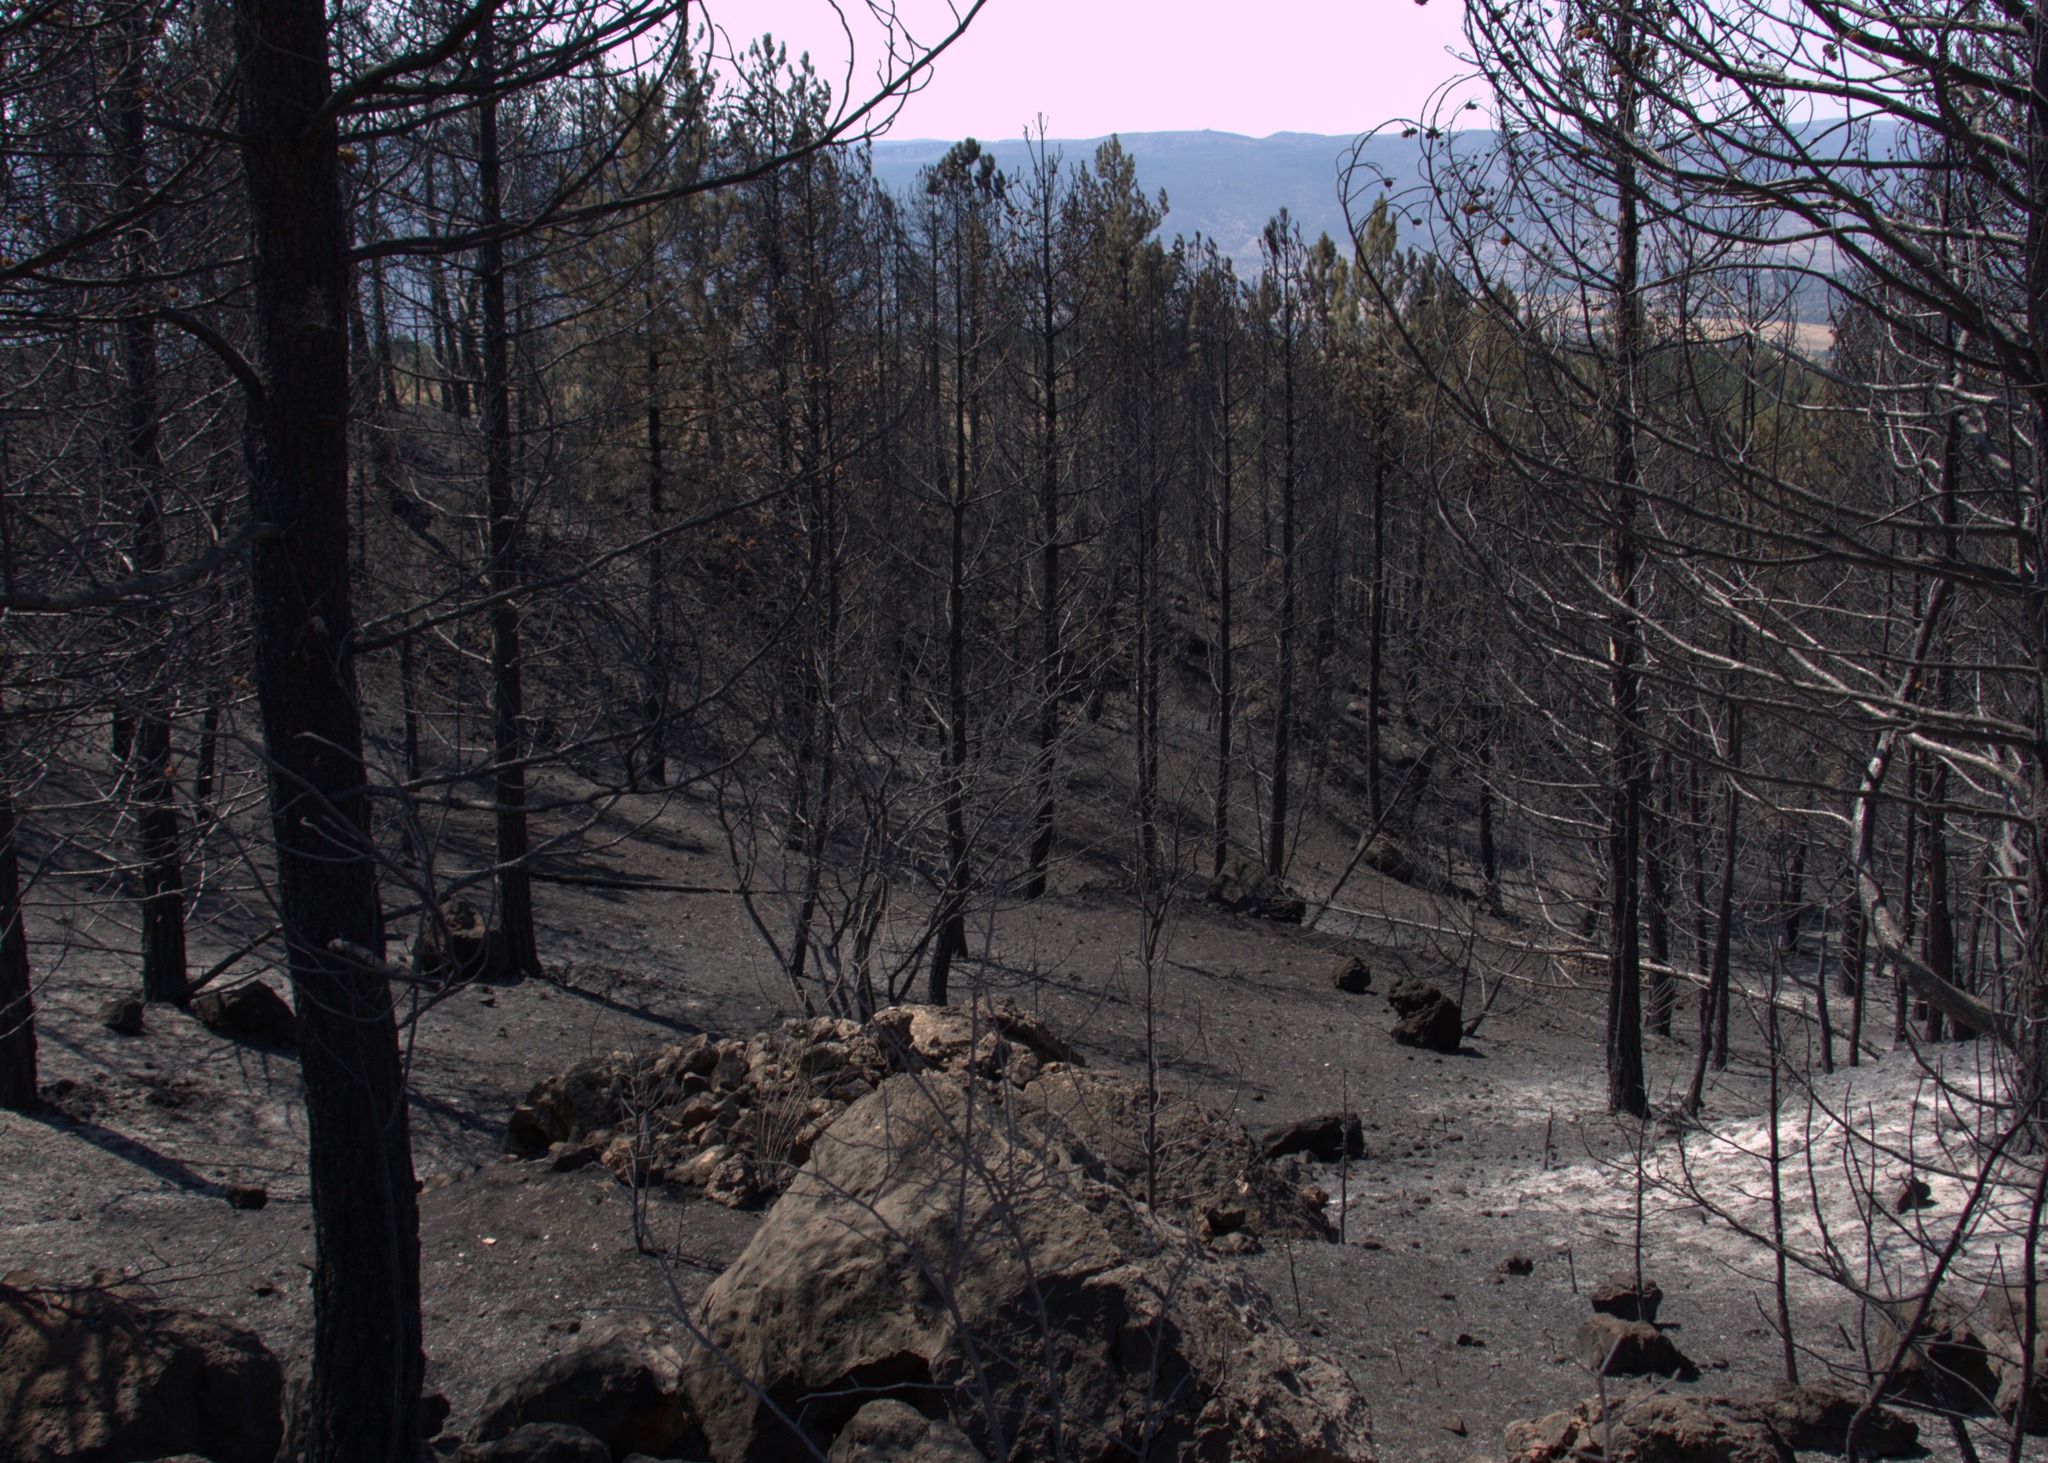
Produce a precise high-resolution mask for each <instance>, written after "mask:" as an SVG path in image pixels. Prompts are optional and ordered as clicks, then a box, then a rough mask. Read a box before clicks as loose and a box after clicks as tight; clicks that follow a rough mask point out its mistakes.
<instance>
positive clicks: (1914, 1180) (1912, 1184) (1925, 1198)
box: [1892, 1174, 1934, 1214]
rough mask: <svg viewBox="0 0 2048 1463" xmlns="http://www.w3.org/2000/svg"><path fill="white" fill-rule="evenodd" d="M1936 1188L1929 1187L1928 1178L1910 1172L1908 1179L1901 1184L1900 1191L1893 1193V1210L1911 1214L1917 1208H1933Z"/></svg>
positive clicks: (1895, 1212)
mask: <svg viewBox="0 0 2048 1463" xmlns="http://www.w3.org/2000/svg"><path fill="white" fill-rule="evenodd" d="M1933 1207H1934V1190H1932V1189H1930V1188H1928V1187H1927V1182H1926V1180H1924V1179H1922V1178H1920V1177H1919V1176H1918V1175H1915V1174H1908V1175H1907V1176H1906V1181H1905V1182H1904V1183H1902V1184H1900V1185H1899V1191H1898V1192H1897V1193H1896V1194H1894V1195H1892V1212H1893V1213H1894V1214H1910V1213H1912V1212H1913V1211H1914V1210H1915V1209H1932V1208H1933Z"/></svg>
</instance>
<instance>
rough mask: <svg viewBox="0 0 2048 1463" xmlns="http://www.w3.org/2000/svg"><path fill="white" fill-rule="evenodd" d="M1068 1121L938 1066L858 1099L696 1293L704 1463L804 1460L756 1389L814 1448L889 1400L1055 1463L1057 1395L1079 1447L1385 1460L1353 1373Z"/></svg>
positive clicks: (1021, 1456)
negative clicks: (1141, 1196)
mask: <svg viewBox="0 0 2048 1463" xmlns="http://www.w3.org/2000/svg"><path fill="white" fill-rule="evenodd" d="M1059 1114H1060V1109H1059V1108H1058V1107H1057V1106H1053V1105H1051V1104H1048V1103H1047V1102H1046V1101H1045V1096H1044V1095H1042V1094H1041V1093H1040V1090H1039V1084H1038V1083H1036V1082H1034V1083H1033V1084H1032V1085H1031V1086H1030V1087H1029V1088H1027V1089H1024V1091H1023V1092H1022V1093H1021V1094H1019V1093H1018V1092H1016V1090H1015V1089H1013V1088H1010V1087H1009V1086H1008V1084H986V1085H984V1084H983V1083H980V1082H976V1081H974V1080H972V1079H965V1078H957V1077H956V1078H951V1079H947V1080H940V1079H938V1078H934V1077H932V1076H931V1075H929V1074H919V1075H902V1076H897V1077H894V1078H892V1079H890V1080H889V1081H888V1082H886V1083H884V1084H883V1085H882V1086H881V1087H880V1088H879V1089H878V1090H877V1091H876V1092H874V1093H873V1094H871V1095H869V1096H868V1097H865V1098H863V1099H861V1101H859V1102H857V1103H855V1104H854V1105H853V1106H852V1107H851V1108H850V1109H848V1110H847V1112H846V1113H845V1114H844V1115H843V1116H842V1117H841V1118H840V1119H839V1120H838V1122H837V1123H835V1124H834V1125H833V1126H832V1128H831V1129H830V1131H829V1132H827V1133H826V1134H825V1135H824V1136H823V1137H822V1138H821V1139H820V1140H819V1142H818V1144H817V1146H816V1148H815V1149H814V1151H813V1153H812V1155H811V1158H810V1161H809V1162H808V1163H807V1164H806V1165H805V1166H804V1168H803V1170H802V1171H801V1172H800V1173H799V1174H798V1175H797V1177H796V1180H795V1182H794V1183H792V1184H791V1185H790V1187H789V1190H788V1192H786V1193H785V1194H784V1195H783V1197H782V1198H781V1199H780V1200H779V1201H778V1202H777V1203H776V1205H775V1207H774V1208H772V1209H771V1210H769V1212H768V1215H767V1217H766V1219H765V1220H763V1221H762V1224H761V1226H760V1228H759V1229H758V1230H756V1232H755V1234H754V1237H753V1240H752V1241H751V1243H749V1245H748V1246H747V1249H746V1251H745V1252H744V1253H743V1254H742V1255H741V1256H740V1258H739V1259H738V1260H737V1261H736V1262H735V1263H734V1264H733V1265H732V1267H731V1268H730V1269H728V1270H727V1271H726V1272H725V1273H724V1274H723V1275H721V1276H720V1277H719V1278H718V1280H717V1281H716V1282H714V1284H713V1285H712V1286H711V1288H710V1290H709V1291H708V1292H707V1293H706V1294H705V1296H704V1299H703V1301H702V1303H701V1306H700V1309H699V1312H698V1315H697V1317H696V1320H695V1323H694V1328H693V1329H694V1330H695V1331H696V1333H697V1334H698V1335H699V1336H700V1337H701V1338H702V1339H701V1340H700V1342H699V1344H698V1345H697V1346H696V1347H695V1348H694V1349H693V1351H692V1353H691V1355H690V1357H689V1358H688V1359H687V1361H686V1364H685V1366H684V1369H683V1375H684V1378H685V1382H684V1385H685V1390H686V1392H687V1394H688V1397H689V1399H690V1402H691V1404H692V1405H693V1407H694V1409H695V1411H696V1414H697V1416H698V1418H699V1419H700V1421H701V1423H702V1426H703V1428H704V1432H705V1435H706V1438H707V1440H708V1442H709V1444H710V1452H711V1456H712V1457H714V1458H715V1459H717V1460H719V1463H765V1460H770V1459H781V1458H787V1457H793V1456H798V1455H799V1454H800V1452H801V1451H802V1448H803V1447H804V1446H805V1443H804V1442H803V1441H800V1440H798V1439H795V1438H792V1437H790V1436H789V1433H788V1430H787V1424H785V1423H784V1422H783V1421H782V1420H781V1418H780V1417H779V1416H778V1415H777V1412H776V1411H775V1409H774V1408H771V1407H769V1406H768V1405H766V1403H765V1402H764V1398H765V1399H768V1400H772V1402H773V1403H774V1404H775V1405H776V1407H777V1408H780V1409H781V1412H782V1413H783V1414H784V1415H787V1416H788V1417H791V1418H795V1419H797V1420H798V1425H799V1426H801V1427H802V1428H803V1430H804V1431H805V1432H806V1433H807V1434H809V1439H808V1444H809V1445H810V1446H815V1447H817V1448H819V1449H821V1450H822V1449H823V1448H825V1447H826V1446H828V1445H829V1444H830V1443H831V1442H832V1441H833V1440H835V1439H836V1438H837V1437H838V1436H839V1434H840V1433H841V1431H842V1430H843V1429H844V1428H845V1427H846V1426H847V1424H848V1423H849V1422H850V1421H851V1420H852V1418H853V1417H854V1415H855V1413H856V1412H857V1411H859V1410H860V1407H861V1405H863V1404H866V1403H869V1402H872V1401H874V1400H876V1399H877V1398H878V1397H883V1396H886V1397H893V1398H895V1399H896V1400H898V1401H901V1402H904V1403H906V1404H909V1405H910V1406H912V1407H915V1408H917V1409H919V1410H921V1411H925V1412H929V1413H933V1414H938V1413H944V1414H945V1415H946V1416H947V1418H948V1419H949V1420H950V1422H951V1423H952V1424H953V1425H954V1426H955V1427H957V1428H958V1429H960V1431H961V1432H963V1433H964V1434H966V1436H967V1437H968V1439H969V1441H970V1442H971V1443H972V1444H973V1445H974V1446H975V1447H977V1448H979V1449H981V1450H982V1451H984V1452H992V1451H993V1447H992V1439H991V1438H990V1436H989V1431H990V1426H991V1417H990V1415H989V1412H990V1410H992V1411H993V1414H994V1416H995V1417H997V1418H999V1419H1000V1420H1001V1425H1002V1429H1003V1434H1004V1438H1005V1442H1006V1457H1007V1458H1009V1459H1012V1460H1015V1463H1031V1460H1037V1459H1043V1458H1048V1457H1050V1456H1051V1454H1052V1447H1053V1442H1052V1438H1053V1434H1052V1432H1051V1430H1050V1427H1049V1417H1050V1416H1051V1415H1052V1411H1053V1408H1054V1407H1055V1406H1057V1409H1058V1416H1059V1418H1060V1421H1061V1426H1062V1432H1063V1434H1064V1442H1063V1447H1064V1449H1065V1451H1066V1452H1067V1454H1069V1455H1071V1456H1078V1457H1098V1456H1101V1457H1106V1456H1114V1455H1116V1454H1118V1453H1120V1452H1122V1451H1123V1450H1125V1449H1135V1448H1137V1447H1138V1446H1139V1444H1140V1440H1141V1439H1143V1438H1145V1437H1147V1435H1148V1433H1149V1435H1150V1446H1149V1456H1151V1457H1153V1458H1156V1459H1159V1460H1161V1463H1166V1460H1191V1459H1193V1458H1194V1457H1196V1456H1197V1455H1198V1454H1199V1456H1201V1457H1202V1458H1204V1459H1210V1458H1213V1459H1215V1460H1218V1463H1280V1460H1283V1459H1285V1460H1290V1463H1337V1460H1344V1459H1356V1460H1370V1458H1371V1456H1372V1454H1371V1451H1370V1447H1369V1441H1368V1426H1369V1422H1368V1414H1367V1410H1366V1407H1365V1403H1364V1399H1363V1398H1361V1397H1360V1396H1359V1395H1358V1394H1357V1392H1356V1391H1355V1390H1354V1389H1353V1388H1352V1386H1351V1383H1350V1381H1349V1379H1348V1378H1347V1377H1346V1376H1345V1375H1344V1373H1343V1372H1342V1371H1341V1370H1339V1369H1338V1368H1337V1367H1335V1366H1333V1365H1331V1364H1330V1363H1329V1362H1327V1361H1325V1360H1323V1359H1322V1358H1320V1357H1318V1356H1316V1355H1314V1354H1313V1353H1311V1352H1308V1351H1307V1350H1305V1349H1304V1348H1303V1347H1302V1346H1301V1345H1300V1344H1299V1343H1297V1342H1296V1341H1294V1340H1293V1339H1292V1338H1291V1337H1290V1336H1289V1335H1288V1334H1287V1333H1286V1331H1285V1330H1284V1328H1282V1327H1281V1326H1280V1325H1279V1324H1278V1323H1277V1322H1276V1320H1275V1319H1274V1316H1273V1312H1272V1309H1271V1306H1270V1303H1269V1302H1268V1301H1267V1300H1266V1298H1265V1297H1264V1295H1263V1293H1261V1292H1260V1291H1258V1290H1257V1289H1256V1287H1254V1286H1252V1285H1251V1284H1250V1283H1249V1282H1247V1281H1246V1280H1244V1279H1243V1278H1242V1277H1241V1276H1239V1275H1237V1274H1235V1273H1234V1272H1233V1271H1231V1270H1229V1269H1226V1268H1223V1267H1220V1266H1218V1265H1216V1264H1215V1263H1214V1262H1212V1261H1210V1260H1208V1259H1207V1258H1205V1257H1203V1256H1202V1255H1200V1254H1199V1253H1196V1252H1193V1251H1191V1250H1190V1248H1189V1246H1188V1244H1187V1240H1186V1237H1185V1236H1184V1235H1183V1234H1181V1233H1179V1232H1177V1231H1174V1230H1172V1229H1169V1228H1168V1227H1166V1226H1165V1225H1164V1224H1163V1223H1162V1222H1161V1221H1160V1220H1158V1219H1156V1218H1154V1217H1152V1216H1151V1215H1150V1214H1149V1213H1148V1211H1146V1210H1145V1209H1144V1208H1143V1207H1141V1206H1140V1205H1139V1204H1138V1203H1137V1202H1136V1201H1135V1200H1134V1199H1133V1197H1132V1195H1131V1194H1130V1192H1129V1191H1127V1190H1126V1189H1125V1188H1124V1187H1123V1186H1122V1184H1121V1183H1120V1182H1118V1176H1117V1170H1116V1169H1115V1167H1114V1166H1113V1165H1112V1164H1110V1163H1108V1162H1106V1161H1105V1160H1104V1159H1103V1158H1102V1157H1100V1156H1099V1155H1098V1154H1096V1153H1095V1152H1094V1151H1092V1149H1091V1148H1090V1147H1089V1146H1088V1144H1087V1143H1086V1142H1085V1141H1084V1140H1083V1139H1082V1138H1080V1137H1079V1136H1077V1134H1076V1132H1075V1130H1074V1128H1072V1127H1070V1126H1069V1125H1067V1124H1066V1123H1065V1122H1064V1121H1063V1120H1062V1118H1061V1117H1060V1115H1059ZM1048 1329H1049V1334H1048ZM1049 1349H1050V1350H1051V1351H1052V1353H1053V1354H1055V1355H1056V1356H1057V1357H1058V1359H1059V1371H1058V1375H1057V1386H1058V1392H1057V1394H1053V1393H1050V1392H1048V1390H1047V1387H1048V1384H1049V1381H1050V1379H1048V1377H1047V1375H1046V1364H1045V1358H1046V1355H1047V1352H1048V1350H1049ZM735 1370H737V1372H738V1373H739V1375H735ZM742 1376H743V1377H744V1378H745V1381H742V1380H741V1377H742ZM757 1389H758V1390H757ZM899 1420H900V1419H899Z"/></svg>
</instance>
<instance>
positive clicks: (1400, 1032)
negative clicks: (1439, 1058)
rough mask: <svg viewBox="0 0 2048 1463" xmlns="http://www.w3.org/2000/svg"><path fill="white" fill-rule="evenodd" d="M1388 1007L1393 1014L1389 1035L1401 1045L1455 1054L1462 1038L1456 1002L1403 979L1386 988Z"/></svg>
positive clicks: (1422, 982)
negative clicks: (1391, 1009) (1392, 1024)
mask: <svg viewBox="0 0 2048 1463" xmlns="http://www.w3.org/2000/svg"><path fill="white" fill-rule="evenodd" d="M1387 1004H1388V1005H1389V1006H1390V1007H1392V1008H1393V1011H1394V1015H1395V1021H1394V1026H1393V1030H1392V1033H1391V1034H1392V1036H1393V1038H1394V1040H1395V1041H1397V1042H1399V1043H1400V1044H1401V1045H1402V1046H1419V1047H1422V1048H1423V1049H1424V1050H1426V1051H1433V1052H1454V1051H1456V1050H1457V1049H1458V1046H1459V1044H1460V1043H1461V1042H1462V1041H1463V1040H1464V1039H1465V1022H1464V1018H1463V1017H1462V1016H1460V1015H1459V1014H1458V1003H1457V1002H1456V1001H1453V1000H1452V999H1451V998H1450V997H1449V996H1447V995H1445V994H1444V993H1443V992H1442V991H1440V990H1438V989H1437V988H1436V987H1435V986H1433V985H1431V984H1430V983H1429V982H1428V981H1426V980H1418V979H1416V978H1415V977H1414V976H1412V975H1404V976H1402V977H1401V978H1400V979H1399V980H1397V981H1395V982H1394V984H1393V985H1392V986H1391V987H1390V988H1389V989H1388V991H1387Z"/></svg>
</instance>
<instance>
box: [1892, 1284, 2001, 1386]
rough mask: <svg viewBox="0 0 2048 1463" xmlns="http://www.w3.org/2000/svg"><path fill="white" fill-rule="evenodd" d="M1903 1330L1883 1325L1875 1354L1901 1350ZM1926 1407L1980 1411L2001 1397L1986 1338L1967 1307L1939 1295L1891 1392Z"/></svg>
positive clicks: (1929, 1309)
mask: <svg viewBox="0 0 2048 1463" xmlns="http://www.w3.org/2000/svg"><path fill="white" fill-rule="evenodd" d="M1899 1334H1900V1333H1899V1328H1898V1327H1897V1326H1896V1325H1894V1324H1893V1323H1891V1322H1889V1321H1888V1322H1886V1323H1885V1324H1884V1325H1882V1326H1880V1327H1878V1330H1877V1341H1876V1345H1875V1347H1874V1348H1873V1354H1874V1355H1875V1356H1877V1357H1878V1358H1879V1359H1880V1360H1882V1359H1883V1358H1888V1357H1890V1356H1891V1354H1892V1353H1893V1352H1894V1351H1896V1350H1897V1349H1898V1345H1899ZM1889 1395H1891V1396H1892V1397H1895V1398H1897V1399H1899V1400H1900V1401H1903V1402H1910V1403H1913V1404H1915V1405H1917V1406H1922V1407H1942V1408H1950V1409H1954V1410H1958V1411H1962V1412H1975V1411H1977V1410H1979V1409H1980V1408H1983V1407H1987V1406H1989V1405H1990V1404H1991V1403H1992V1401H1993V1400H1994V1399H1995V1398H1996V1397H1997V1395H1998V1378H1997V1376H1996V1375H1995V1374H1994V1373H1993V1372H1992V1369H1991V1358H1990V1354H1989V1352H1988V1351H1987V1349H1986V1347H1985V1344H1984V1341H1983V1338H1982V1337H1980V1336H1979V1335H1978V1334H1977V1330H1976V1327H1975V1326H1974V1325H1973V1324H1972V1322H1971V1321H1970V1318H1969V1317H1968V1316H1966V1315H1964V1314H1963V1312H1962V1310H1961V1309H1960V1308H1959V1307H1957V1306H1956V1305H1955V1304H1954V1303H1953V1302H1952V1301H1950V1300H1948V1299H1947V1298H1946V1297H1945V1296H1940V1295H1937V1296H1936V1297H1935V1299H1934V1303H1933V1304H1932V1305H1930V1306H1929V1307H1928V1309H1927V1316H1926V1318H1925V1319H1924V1320H1923V1321H1922V1322H1921V1324H1920V1326H1919V1327H1918V1328H1917V1329H1916V1330H1915V1331H1914V1333H1913V1345H1912V1346H1911V1347H1910V1348H1908V1350H1907V1351H1906V1355H1905V1358H1904V1359H1903V1360H1902V1361H1901V1362H1900V1363H1899V1370H1898V1373H1897V1375H1896V1376H1894V1377H1893V1379H1892V1387H1891V1392H1890V1394H1889Z"/></svg>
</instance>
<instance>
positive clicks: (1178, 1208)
mask: <svg viewBox="0 0 2048 1463" xmlns="http://www.w3.org/2000/svg"><path fill="white" fill-rule="evenodd" d="M1027 1095H1028V1096H1029V1098H1030V1099H1031V1100H1032V1101H1033V1102H1034V1103H1035V1104H1041V1105H1042V1109H1041V1110H1042V1111H1044V1112H1045V1113H1047V1114H1049V1115H1051V1116H1053V1117H1055V1118H1057V1120H1058V1121H1059V1123H1060V1125H1061V1127H1062V1128H1064V1129H1065V1130H1066V1131H1067V1132H1069V1133H1071V1134H1072V1135H1074V1136H1075V1137H1077V1138H1079V1139H1080V1140H1081V1142H1082V1143H1083V1144H1084V1145H1086V1147H1087V1148H1088V1151H1089V1152H1090V1153H1092V1154H1094V1155H1095V1157H1096V1158H1098V1159H1099V1160H1101V1161H1102V1162H1103V1163H1105V1164H1107V1165H1108V1166H1109V1170H1110V1173H1109V1175H1108V1176H1109V1177H1110V1178H1111V1179H1113V1180H1114V1181H1115V1182H1116V1183H1117V1184H1118V1185H1120V1186H1121V1187H1122V1188H1123V1189H1124V1191H1125V1192H1127V1193H1132V1194H1142V1193H1144V1192H1146V1186H1147V1184H1148V1183H1149V1184H1150V1185H1151V1190H1152V1194H1153V1200H1154V1204H1155V1207H1156V1209H1157V1211H1158V1213H1159V1214H1160V1215H1161V1216H1162V1217H1164V1218H1168V1219H1170V1220H1172V1221H1173V1222H1174V1223H1176V1224H1181V1225H1186V1226H1192V1227H1194V1228H1196V1229H1198V1230H1199V1229H1201V1228H1202V1227H1203V1225H1204V1222H1205V1220H1206V1217H1207V1215H1208V1213H1210V1212H1211V1211H1214V1212H1215V1213H1217V1214H1233V1213H1236V1214H1242V1215H1243V1218H1242V1220H1241V1221H1240V1222H1238V1223H1237V1224H1236V1225H1235V1226H1234V1227H1232V1226H1226V1228H1225V1229H1222V1230H1218V1229H1216V1228H1214V1227H1213V1226H1209V1233H1208V1235H1205V1236H1204V1237H1205V1238H1208V1237H1212V1236H1221V1235H1225V1234H1228V1233H1242V1234H1246V1235H1249V1236H1253V1237H1255V1238H1256V1237H1264V1238H1266V1239H1313V1240H1327V1239H1334V1238H1335V1237H1336V1230H1335V1229H1334V1228H1333V1227H1332V1226H1331V1224H1330V1221H1329V1219H1328V1218H1327V1217H1326V1216H1325V1214H1324V1213H1323V1204H1324V1203H1325V1202H1327V1201H1326V1200H1318V1199H1316V1198H1315V1197H1314V1196H1313V1195H1312V1194H1309V1193H1307V1192H1305V1191H1304V1190H1303V1189H1302V1188H1301V1187H1300V1186H1299V1185H1298V1184H1295V1183H1293V1182H1291V1181H1289V1179H1288V1178H1287V1177H1286V1175H1284V1174H1283V1173H1281V1172H1280V1171H1279V1170H1278V1169H1277V1168H1275V1167H1273V1166H1272V1165H1270V1164H1267V1163H1264V1162H1261V1161H1260V1159H1259V1155H1258V1150H1257V1149H1256V1148H1255V1147H1254V1146H1253V1144H1252V1140H1251V1138H1250V1137H1249V1136H1248V1135H1247V1134H1246V1133H1245V1130H1244V1129H1243V1128H1242V1127H1240V1126H1239V1125H1238V1124H1237V1123H1235V1122H1233V1121H1232V1120H1231V1119H1229V1118H1227V1117H1225V1116H1224V1115H1223V1114H1221V1113H1219V1112H1217V1111H1216V1110H1215V1109H1214V1108H1211V1107H1208V1106H1206V1105H1205V1104H1203V1103H1201V1102H1198V1101H1196V1100H1195V1099H1194V1098H1192V1097H1190V1096H1188V1095H1187V1094H1186V1093H1183V1092H1178V1091H1175V1090H1173V1089H1171V1088H1168V1089H1164V1090H1162V1091H1161V1092H1160V1093H1159V1103H1158V1107H1157V1109H1156V1110H1155V1111H1154V1112H1153V1114H1152V1118H1153V1130H1154V1132H1155V1133H1156V1135H1157V1154H1156V1158H1157V1163H1156V1165H1155V1166H1154V1168H1153V1169H1152V1171H1151V1172H1150V1173H1148V1171H1147V1165H1146V1154H1145V1131H1146V1110H1147V1107H1148V1105H1149V1099H1148V1097H1147V1095H1146V1091H1145V1084H1144V1082H1143V1081H1141V1080H1140V1079H1138V1078H1136V1077H1129V1076H1126V1075H1124V1074H1123V1073H1121V1072H1101V1071H1096V1070H1094V1069H1092V1068H1059V1069H1055V1070H1051V1071H1048V1072H1046V1073H1045V1074H1044V1075H1042V1076H1041V1077H1039V1078H1038V1080H1037V1081H1035V1082H1033V1083H1032V1084H1031V1086H1030V1088H1028V1089H1027ZM1254 1247H1256V1246H1255V1245H1254Z"/></svg>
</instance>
